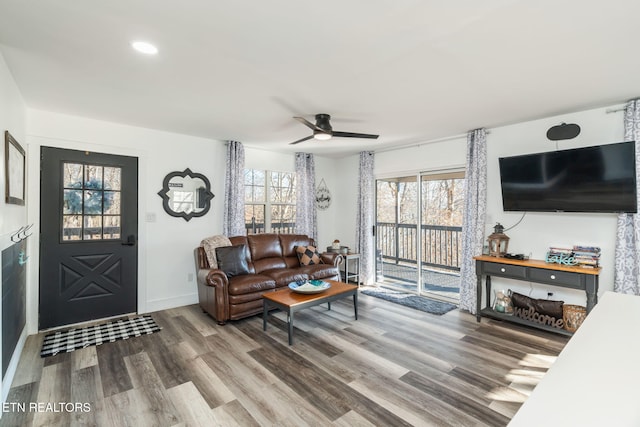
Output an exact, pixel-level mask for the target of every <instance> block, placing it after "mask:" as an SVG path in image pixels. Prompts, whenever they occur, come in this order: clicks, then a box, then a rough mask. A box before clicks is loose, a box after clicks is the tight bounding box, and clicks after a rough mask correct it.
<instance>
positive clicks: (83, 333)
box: [40, 315, 162, 357]
mask: <svg viewBox="0 0 640 427" xmlns="http://www.w3.org/2000/svg"><path fill="white" fill-rule="evenodd" d="M160 329H162V328H161V327H160V326H158V325H157V324H156V322H155V321H154V320H153V318H152V317H151V316H150V315H145V316H139V317H134V318H132V319H118V320H114V321H111V322H108V323H103V324H100V325H93V326H87V327H86V328H79V329H67V330H66V331H56V332H53V333H51V334H49V335H47V336H46V337H44V342H43V343H42V351H41V352H40V357H48V356H53V355H56V354H58V353H67V352H70V351H74V350H77V349H79V348H85V347H89V346H91V345H100V344H103V343H106V342H114V341H118V340H126V339H128V338H130V337H139V336H140V335H149V334H152V333H154V332H158V331H159V330H160Z"/></svg>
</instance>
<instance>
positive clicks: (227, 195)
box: [222, 141, 246, 237]
mask: <svg viewBox="0 0 640 427" xmlns="http://www.w3.org/2000/svg"><path fill="white" fill-rule="evenodd" d="M222 220H223V225H222V233H223V234H224V235H225V236H227V237H232V236H243V235H245V234H246V230H245V224H244V147H243V146H242V143H241V142H237V141H229V142H228V144H227V172H226V174H225V179H224V214H223V219H222Z"/></svg>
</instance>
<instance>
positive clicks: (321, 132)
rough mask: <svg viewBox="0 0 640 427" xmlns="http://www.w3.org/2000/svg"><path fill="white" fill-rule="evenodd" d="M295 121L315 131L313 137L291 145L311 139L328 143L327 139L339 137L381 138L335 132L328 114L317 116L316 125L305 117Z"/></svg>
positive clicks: (363, 134)
mask: <svg viewBox="0 0 640 427" xmlns="http://www.w3.org/2000/svg"><path fill="white" fill-rule="evenodd" d="M294 119H296V120H297V121H299V122H300V123H302V124H303V125H305V126H307V127H308V128H309V129H311V130H312V131H313V135H311V136H307V137H306V138H302V139H299V140H297V141H294V142H292V143H290V144H289V145H293V144H297V143H299V142H303V141H307V140H309V139H311V138H314V139H318V140H321V141H326V140H327V139H331V138H332V137H334V136H339V137H342V138H369V139H376V138H378V136H379V135H371V134H368V133H353V132H339V131H337V130H333V128H332V127H331V123H329V120H330V119H331V116H330V115H328V114H316V124H315V125H314V124H313V123H311V122H310V121H308V120H307V119H305V118H303V117H294Z"/></svg>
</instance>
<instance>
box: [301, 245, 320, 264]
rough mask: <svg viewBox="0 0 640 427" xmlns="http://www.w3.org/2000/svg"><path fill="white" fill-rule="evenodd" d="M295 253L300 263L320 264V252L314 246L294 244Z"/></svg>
mask: <svg viewBox="0 0 640 427" xmlns="http://www.w3.org/2000/svg"><path fill="white" fill-rule="evenodd" d="M296 255H298V261H300V265H314V264H321V263H322V261H321V260H320V254H319V253H318V250H317V249H316V247H315V246H296Z"/></svg>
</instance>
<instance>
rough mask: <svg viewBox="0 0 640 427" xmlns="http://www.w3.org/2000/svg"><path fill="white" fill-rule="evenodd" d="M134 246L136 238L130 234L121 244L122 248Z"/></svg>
mask: <svg viewBox="0 0 640 427" xmlns="http://www.w3.org/2000/svg"><path fill="white" fill-rule="evenodd" d="M135 245H136V236H134V235H133V234H130V235H129V236H127V241H126V242H122V246H135Z"/></svg>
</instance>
